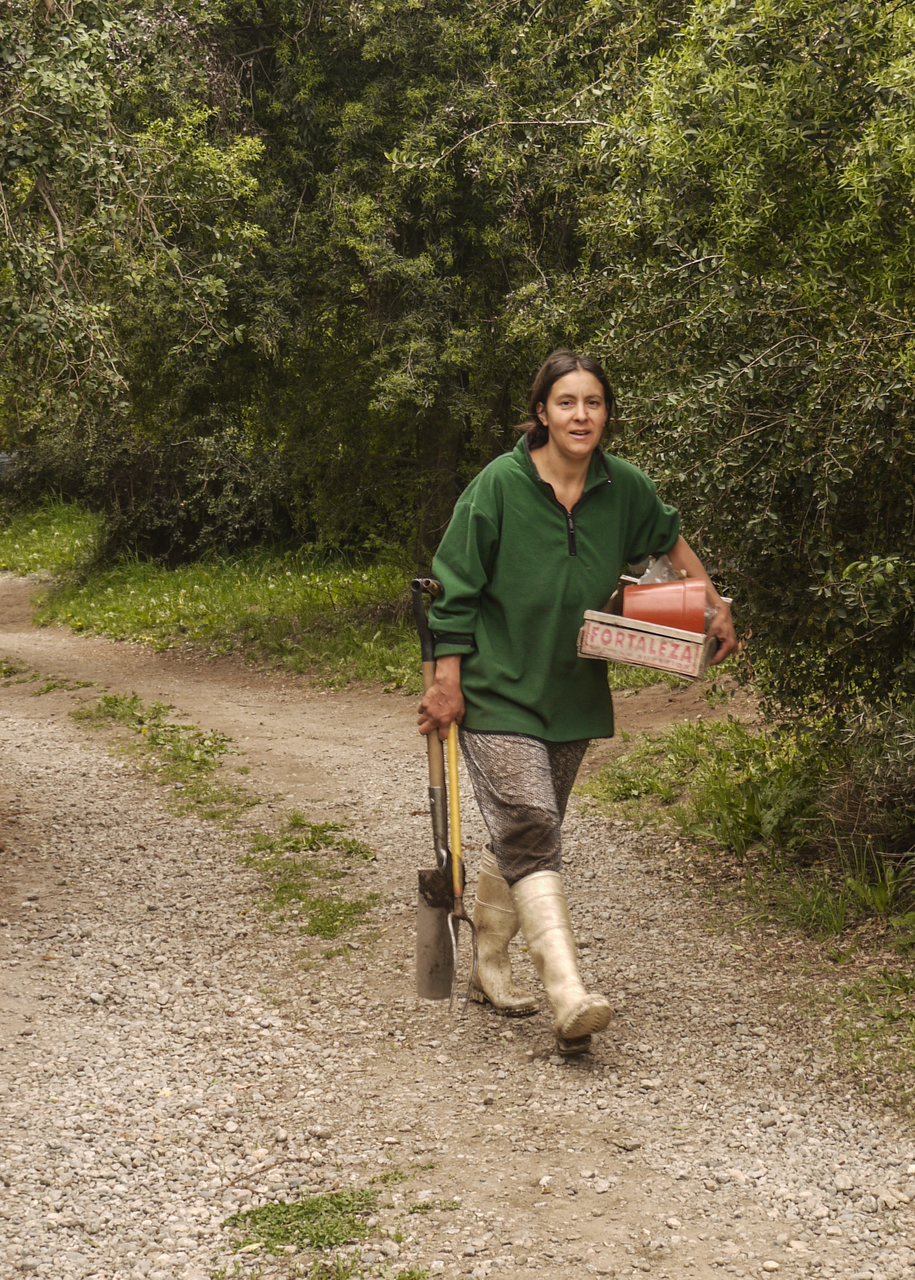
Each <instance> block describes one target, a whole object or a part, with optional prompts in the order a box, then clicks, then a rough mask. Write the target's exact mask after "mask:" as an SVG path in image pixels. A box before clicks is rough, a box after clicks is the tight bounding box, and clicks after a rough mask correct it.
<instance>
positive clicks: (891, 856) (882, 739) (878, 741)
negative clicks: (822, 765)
mask: <svg viewBox="0 0 915 1280" xmlns="http://www.w3.org/2000/svg"><path fill="white" fill-rule="evenodd" d="M819 807H820V813H821V815H822V817H823V820H824V832H823V837H822V843H823V848H824V851H829V850H831V849H833V848H834V849H835V850H836V852H837V853H838V856H839V858H840V860H841V862H842V865H843V866H844V867H846V868H847V869H848V871H849V873H850V875H851V876H852V877H853V880H852V881H851V882H850V883H852V884H854V885H855V886H857V885H858V884H860V885H861V886H870V889H869V892H870V893H871V894H873V892H874V886H881V895H882V896H880V897H879V901H881V902H882V904H883V905H882V908H881V911H880V913H881V914H886V913H887V912H889V911H890V910H892V909H893V907H894V903H895V901H896V898H897V897H898V896H899V894H900V893H901V892H902V891H903V887H904V886H905V885H907V884H909V882H910V881H911V880H912V875H911V871H912V869H913V868H915V702H905V703H896V704H892V705H890V706H888V707H885V708H882V709H878V710H873V709H869V710H866V711H862V712H860V713H859V714H858V715H857V716H856V717H854V718H853V719H852V720H851V721H850V722H849V723H848V724H847V725H846V726H845V729H844V733H843V736H842V741H841V756H840V759H839V761H838V764H837V767H836V768H835V769H834V771H833V772H832V774H831V777H830V780H829V786H828V788H827V789H826V791H825V793H824V796H823V799H822V801H821V804H820V806H819ZM857 891H858V890H857V887H856V892H857ZM862 892H863V889H862ZM877 900H878V899H874V900H873V903H872V905H874V906H876V903H877Z"/></svg>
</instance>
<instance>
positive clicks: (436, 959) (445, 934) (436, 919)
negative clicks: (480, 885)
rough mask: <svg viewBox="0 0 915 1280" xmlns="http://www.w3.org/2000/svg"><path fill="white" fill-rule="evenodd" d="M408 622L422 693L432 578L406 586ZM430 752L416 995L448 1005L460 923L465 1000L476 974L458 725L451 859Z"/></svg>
mask: <svg viewBox="0 0 915 1280" xmlns="http://www.w3.org/2000/svg"><path fill="white" fill-rule="evenodd" d="M410 591H411V593H412V596H413V617H414V619H415V621H416V629H417V631H418V632H419V640H420V649H421V652H422V663H423V689H424V690H425V689H428V688H429V687H430V685H431V684H432V683H433V681H434V680H435V654H434V646H433V640H432V632H431V631H430V630H429V620H428V618H427V617H426V609H425V604H424V601H423V596H424V595H429V596H431V597H432V599H433V600H435V599H436V598H437V597H438V596H439V595H441V592H442V584H441V583H440V582H439V581H438V579H437V578H431V577H430V578H414V580H413V581H412V582H411V583H410ZM426 745H427V749H428V752H429V809H430V812H431V815H432V843H433V848H434V850H435V862H436V865H435V866H434V867H431V868H426V867H422V868H420V871H419V896H418V899H417V908H416V994H417V995H418V996H420V997H421V998H422V999H423V1000H445V999H447V1000H448V1001H449V1006H448V1007H449V1009H450V1008H451V1007H452V1006H453V1004H454V997H455V988H456V982H457V942H458V929H459V925H460V921H461V920H466V921H467V923H468V925H469V926H470V931H471V938H472V940H473V966H472V970H471V974H470V982H469V983H468V986H467V994H466V996H465V997H464V1005H465V1007H466V1003H467V1000H468V999H469V998H470V992H471V991H472V989H473V984H474V981H475V979H476V973H477V938H476V930H475V929H474V927H473V922H472V921H471V920H470V918H469V917H468V915H467V912H466V909H465V907H464V862H463V859H462V857H461V818H460V809H459V802H458V786H457V725H454V724H452V725H451V727H450V729H449V731H448V768H449V775H450V783H451V797H450V799H451V826H452V835H453V838H454V845H455V849H454V854H455V856H454V857H452V852H451V850H450V849H449V848H448V809H447V795H446V788H445V757H444V752H443V750H442V743H441V740H440V739H439V736H438V734H437V733H430V734H428V736H427V738H426Z"/></svg>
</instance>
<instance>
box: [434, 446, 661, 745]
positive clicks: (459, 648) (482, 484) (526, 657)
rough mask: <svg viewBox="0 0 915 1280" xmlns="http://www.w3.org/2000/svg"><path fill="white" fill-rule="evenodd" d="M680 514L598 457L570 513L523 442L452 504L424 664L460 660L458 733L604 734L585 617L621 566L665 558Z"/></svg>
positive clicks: (607, 731)
mask: <svg viewBox="0 0 915 1280" xmlns="http://www.w3.org/2000/svg"><path fill="white" fill-rule="evenodd" d="M679 531H680V517H679V516H678V514H677V512H676V511H675V510H674V508H673V507H668V506H665V504H664V503H663V502H661V500H660V498H659V497H658V495H657V493H656V491H655V487H654V485H653V484H652V482H651V481H650V480H649V479H648V477H647V476H646V475H644V474H643V472H641V471H639V470H638V468H637V467H634V466H632V465H631V464H630V463H628V462H624V461H623V460H622V459H621V458H615V457H613V456H612V455H611V454H606V453H603V452H601V451H600V450H597V451H596V452H595V453H594V455H593V457H592V459H591V464H590V467H589V469H588V477H587V480H586V481H585V488H584V492H583V493H582V496H581V498H579V500H578V502H577V503H576V504H575V506H574V507H573V509H572V510H571V511H566V509H565V507H563V506H562V504H561V503H560V502H559V501H558V499H557V498H556V495H555V494H554V492H553V487H552V485H550V484H548V483H547V482H546V481H545V480H541V479H540V476H539V474H538V472H537V468H536V467H535V466H534V464H533V462H532V460H531V456H530V449H529V447H528V442H527V438H526V437H522V439H521V440H519V442H518V444H517V445H516V447H515V448H514V449H513V450H512V452H511V453H507V454H504V455H503V456H502V457H501V458H496V460H495V461H494V462H491V463H490V464H489V466H488V467H485V468H484V469H483V470H482V471H481V472H480V474H479V475H478V476H476V478H475V479H474V480H472V481H471V483H470V484H469V485H468V486H467V488H466V489H465V490H464V492H463V493H462V494H461V497H460V498H459V499H458V502H457V505H456V506H455V508H454V514H453V515H452V517H451V523H450V524H449V525H448V528H447V529H446V531H445V536H444V537H443V539H442V542H441V545H440V547H439V549H438V552H437V554H436V556H435V560H434V561H433V565H432V569H433V572H434V573H435V574H436V575H437V576H438V577H439V578H440V579H441V581H442V583H443V585H444V591H443V593H442V595H441V597H440V598H439V599H438V600H436V601H435V603H434V605H433V606H432V610H431V613H430V623H431V626H432V630H433V633H434V635H435V639H436V645H435V656H436V657H437V658H440V657H442V656H444V655H445V654H454V653H459V654H462V655H463V658H462V661H461V689H462V691H463V693H464V699H465V701H466V712H465V716H464V722H463V723H464V726H465V727H466V728H468V729H473V730H476V731H477V732H481V733H523V734H529V735H531V736H532V737H535V738H541V739H543V740H544V741H546V742H574V741H576V740H578V739H581V738H609V737H612V735H613V703H612V700H611V698H610V690H609V688H608V686H607V668H606V665H605V663H603V662H597V661H595V660H594V659H591V658H579V657H578V653H577V644H576V642H577V638H578V630H579V627H580V626H581V624H582V615H583V613H584V611H585V609H599V608H600V607H601V606H602V605H603V604H604V603H605V601H606V600H607V599H608V598H609V596H610V595H611V593H612V592H613V590H614V588H615V587H616V584H617V581H618V579H619V575H620V572H621V570H622V567H623V565H624V564H627V563H630V562H633V561H638V560H643V559H645V557H646V556H649V555H661V554H662V553H663V552H666V551H669V550H670V549H671V547H672V546H673V545H674V543H675V542H676V540H677V537H678V535H679Z"/></svg>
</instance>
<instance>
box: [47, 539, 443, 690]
mask: <svg viewBox="0 0 915 1280" xmlns="http://www.w3.org/2000/svg"><path fill="white" fill-rule="evenodd" d="M408 576H409V575H408V570H407V569H406V568H405V567H404V566H403V565H398V564H393V563H374V564H364V565H360V564H356V563H344V562H342V561H339V560H336V561H334V560H329V559H327V558H326V557H325V556H324V555H323V554H322V553H319V552H316V551H314V550H313V549H310V548H302V549H299V550H286V551H282V550H279V551H278V550H270V549H259V550H255V551H251V552H248V553H247V554H245V555H240V556H235V557H231V558H228V557H227V558H225V559H219V560H215V559H211V560H206V561H198V562H196V563H194V564H188V565H181V566H179V567H178V568H176V569H168V568H165V567H164V566H162V565H156V564H152V563H149V562H143V561H137V560H122V561H120V562H119V563H117V564H115V565H114V566H112V567H109V568H106V569H99V570H95V571H93V572H92V573H90V574H89V575H88V576H87V577H86V578H85V579H84V580H82V581H81V582H77V583H70V584H64V585H62V586H61V587H59V588H58V589H57V590H55V591H53V592H51V593H50V594H49V596H48V598H47V600H46V601H45V603H44V605H43V606H42V608H41V609H40V611H39V614H38V621H39V622H45V623H47V622H59V623H64V624H66V625H67V626H70V627H72V628H73V629H74V630H75V631H94V632H98V633H99V634H102V635H109V636H114V637H115V638H117V639H122V640H135V641H140V642H142V643H144V644H149V645H151V646H153V647H154V648H158V649H167V648H171V647H172V646H174V645H176V644H186V643H192V644H198V645H201V646H204V647H206V648H207V649H208V650H209V651H210V652H211V653H214V654H227V653H242V654H244V655H246V656H247V657H249V658H253V659H256V660H260V661H266V662H268V663H271V664H276V665H279V666H283V667H285V668H287V669H289V670H292V671H309V672H312V673H313V674H317V675H320V676H321V677H323V679H324V680H325V681H326V682H327V683H328V684H331V685H340V684H346V683H348V682H349V681H351V680H367V681H378V682H380V683H383V684H387V685H390V686H393V687H395V688H405V689H408V690H410V691H415V690H416V689H418V687H419V676H418V668H419V662H418V657H417V652H416V650H417V642H416V639H415V635H414V632H413V627H412V623H411V622H409V621H408V617H409V613H408V605H409V599H408V592H407V581H408Z"/></svg>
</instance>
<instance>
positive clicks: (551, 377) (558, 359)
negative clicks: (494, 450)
mask: <svg viewBox="0 0 915 1280" xmlns="http://www.w3.org/2000/svg"><path fill="white" fill-rule="evenodd" d="M578 369H581V370H582V371H583V372H584V373H591V374H593V375H594V377H595V378H596V379H597V381H598V382H599V383H600V385H601V386H602V387H603V389H604V399H605V400H606V402H607V424H608V425H609V423H610V421H611V419H612V421H613V423H614V425H616V421H617V414H616V396H615V395H614V394H613V388H612V387H611V386H610V381H609V379H608V377H607V375H606V374H605V373H604V371H603V368H602V367H601V365H600V364H598V362H597V361H596V360H595V359H594V357H593V356H584V355H579V354H578V353H577V352H575V351H566V350H565V348H564V347H559V348H558V349H557V350H556V351H551V352H550V354H549V355H548V356H547V358H546V359H545V360H544V362H543V364H542V365H541V366H540V368H539V369H538V370H537V376H536V377H535V378H534V381H533V383H532V384H531V395H530V400H529V401H528V405H527V411H528V415H529V416H528V417H527V418H526V419H525V421H524V422H522V423H520V424H519V425H518V426H517V427H516V430H517V431H523V432H525V434H526V435H527V438H528V442H529V444H530V447H531V448H532V449H539V448H540V446H541V445H544V444H546V442H547V440H549V438H550V433H549V432H548V431H547V429H546V427H545V426H544V425H543V423H542V422H541V421H540V419H539V418H538V417H537V406H538V405H541V404H542V405H545V404H546V402H547V399H548V397H549V394H550V391H551V389H552V386H553V383H554V382H558V381H559V379H560V378H564V377H565V376H566V374H567V373H575V372H576V370H578Z"/></svg>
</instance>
